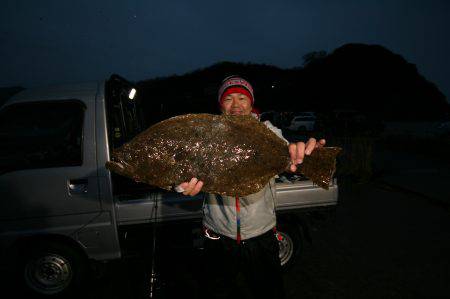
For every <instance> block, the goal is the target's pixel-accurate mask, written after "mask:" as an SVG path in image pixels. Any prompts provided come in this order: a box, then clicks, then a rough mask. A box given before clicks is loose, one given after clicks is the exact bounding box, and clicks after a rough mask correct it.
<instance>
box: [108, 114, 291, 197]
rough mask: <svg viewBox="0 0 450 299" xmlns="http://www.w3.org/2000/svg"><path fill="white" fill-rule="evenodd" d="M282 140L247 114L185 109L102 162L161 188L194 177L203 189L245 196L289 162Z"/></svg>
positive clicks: (110, 167) (115, 170)
mask: <svg viewBox="0 0 450 299" xmlns="http://www.w3.org/2000/svg"><path fill="white" fill-rule="evenodd" d="M289 161H290V158H289V151H288V148H287V146H286V143H285V141H284V140H282V139H281V138H279V137H278V136H276V135H275V133H273V132H272V131H271V130H270V129H268V128H267V127H266V126H265V125H264V124H263V123H260V122H259V121H258V120H257V119H255V118H254V117H252V116H227V115H211V114H186V115H181V116H176V117H173V118H170V119H167V120H164V121H162V122H160V123H157V124H155V125H153V126H151V127H150V128H148V129H147V130H146V131H144V132H142V133H141V134H139V135H137V136H136V137H135V138H134V139H133V140H131V141H130V142H129V143H126V144H124V145H123V146H122V147H120V148H118V149H116V150H114V151H113V154H112V159H111V161H110V162H107V164H106V167H107V168H108V169H110V170H112V171H114V172H117V173H119V174H121V175H124V176H127V177H130V178H133V179H134V180H135V181H137V182H144V183H148V184H150V185H154V186H158V187H161V188H164V189H171V188H172V187H173V186H174V185H178V184H180V183H182V182H186V181H189V180H190V179H191V178H192V177H196V178H198V179H199V180H202V181H203V182H204V185H203V189H202V190H203V191H206V192H211V193H217V194H224V195H239V196H245V195H248V194H252V193H255V192H257V191H259V190H260V189H262V188H263V187H264V186H265V185H266V184H267V182H268V181H269V179H270V178H272V177H273V176H275V175H276V174H278V173H281V172H283V171H284V170H285V169H286V166H287V165H289Z"/></svg>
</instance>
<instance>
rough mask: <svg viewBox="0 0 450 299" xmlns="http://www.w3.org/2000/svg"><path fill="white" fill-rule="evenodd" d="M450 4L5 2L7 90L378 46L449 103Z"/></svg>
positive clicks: (292, 60)
mask: <svg viewBox="0 0 450 299" xmlns="http://www.w3.org/2000/svg"><path fill="white" fill-rule="evenodd" d="M449 29H450V1H445V0H442V1H438V0H431V1H430V0H429V1H426V0H423V1H414V0H401V1H400V0H397V1H389V0H378V1H376V0H370V1H358V0H340V1H331V0H316V1H313V0H310V1H300V0H290V1H266V2H263V1H256V0H255V1H197V0H185V1H182V0H175V1H170V0H164V1H151V0H147V1H144V0H130V1H92V0H90V1H86V0H83V1H18V0H11V1H4V0H2V1H1V10H0V42H1V47H0V66H1V67H0V87H7V86H18V85H19V86H24V87H33V86H39V85H48V84H54V83H66V82H78V81H89V80H98V79H104V78H107V77H108V76H109V75H110V74H112V73H118V74H120V75H122V76H124V77H126V78H128V79H130V80H143V79H149V78H153V77H156V76H166V75H172V74H179V75H181V74H184V73H186V72H190V71H193V70H195V69H197V68H201V67H207V66H209V65H211V64H214V63H216V62H219V61H235V62H254V63H266V64H272V65H276V66H279V67H293V66H301V65H302V63H303V59H302V56H303V55H304V54H306V53H308V52H310V51H318V50H325V51H327V52H331V51H333V50H334V49H336V48H337V47H339V46H341V45H343V44H346V43H366V44H379V45H382V46H384V47H386V48H388V49H389V50H391V51H393V52H394V53H397V54H400V55H402V56H403V57H404V58H405V59H407V60H408V61H409V62H410V63H413V64H416V65H417V67H418V70H419V72H420V73H421V74H422V75H424V76H425V77H426V78H427V79H428V80H430V81H432V82H434V83H435V84H436V85H437V86H438V87H439V89H440V90H441V91H442V92H443V93H444V94H445V95H446V97H447V99H449V95H450V59H449V57H448V55H449V54H450V35H449V32H450V30H449Z"/></svg>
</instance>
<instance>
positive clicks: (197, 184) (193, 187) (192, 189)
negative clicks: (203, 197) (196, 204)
mask: <svg viewBox="0 0 450 299" xmlns="http://www.w3.org/2000/svg"><path fill="white" fill-rule="evenodd" d="M179 186H180V187H181V188H183V189H184V191H183V194H184V195H190V196H195V195H197V194H198V193H199V192H200V191H201V190H202V187H203V182H202V181H199V180H198V179H197V178H192V179H191V181H190V182H184V183H181V184H180V185H179Z"/></svg>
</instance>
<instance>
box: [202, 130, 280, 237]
mask: <svg viewBox="0 0 450 299" xmlns="http://www.w3.org/2000/svg"><path fill="white" fill-rule="evenodd" d="M264 124H266V125H267V127H268V128H269V129H271V130H272V131H273V132H274V133H275V134H277V135H278V136H279V137H280V138H282V139H283V140H285V141H286V139H284V138H283V136H282V135H281V130H279V129H277V128H276V127H274V126H273V125H272V124H271V123H270V122H268V121H267V122H264ZM286 143H288V142H287V141H286ZM239 200H240V201H239V202H240V219H241V238H242V240H245V239H249V238H253V237H256V236H259V235H262V234H263V233H265V232H267V231H268V230H270V229H272V228H273V227H274V226H275V225H276V215H275V203H276V193H275V179H274V178H272V179H271V180H270V181H269V183H268V184H267V185H266V186H265V187H264V188H263V189H262V190H260V191H259V192H257V193H254V194H250V195H248V196H245V197H241V198H240V199H239ZM236 216H237V215H236V199H235V197H231V196H222V195H217V194H206V197H205V200H204V203H203V225H204V226H205V227H206V228H209V229H210V230H212V231H214V232H216V233H219V234H221V235H224V236H227V237H230V238H232V239H236V236H237V222H236V220H237V219H236Z"/></svg>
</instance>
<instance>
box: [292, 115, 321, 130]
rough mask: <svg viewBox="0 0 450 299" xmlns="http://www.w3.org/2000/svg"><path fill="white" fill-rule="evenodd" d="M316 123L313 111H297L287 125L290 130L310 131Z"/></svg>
mask: <svg viewBox="0 0 450 299" xmlns="http://www.w3.org/2000/svg"><path fill="white" fill-rule="evenodd" d="M315 123H316V114H315V113H314V112H301V113H297V115H295V116H294V118H292V120H291V124H290V125H289V126H288V127H287V129H288V130H292V131H312V130H314V126H315Z"/></svg>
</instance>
